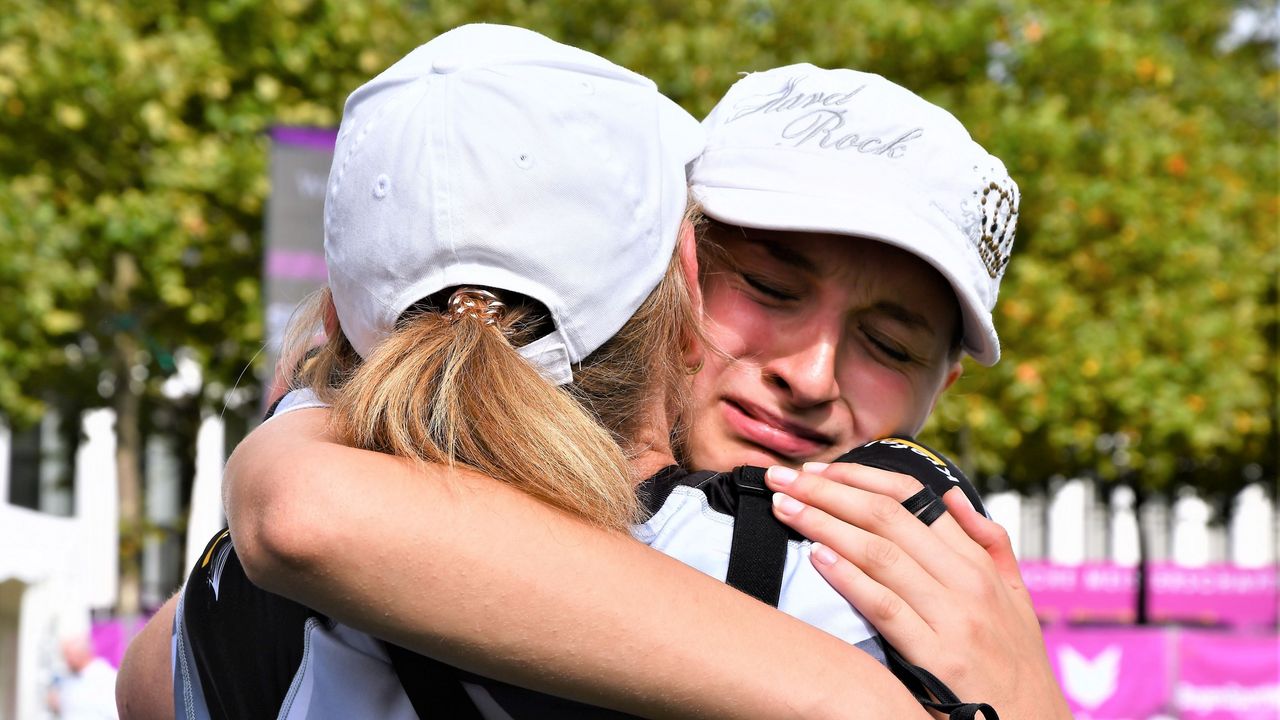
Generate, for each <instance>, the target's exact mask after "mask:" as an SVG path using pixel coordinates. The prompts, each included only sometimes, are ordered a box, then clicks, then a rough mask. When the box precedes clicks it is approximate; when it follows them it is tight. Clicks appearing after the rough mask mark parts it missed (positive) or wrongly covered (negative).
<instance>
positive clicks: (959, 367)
mask: <svg viewBox="0 0 1280 720" xmlns="http://www.w3.org/2000/svg"><path fill="white" fill-rule="evenodd" d="M963 374H964V364H963V363H961V362H960V361H959V360H956V361H955V362H953V363H951V367H950V368H948V369H947V375H946V377H944V378H943V379H942V384H941V385H939V386H938V391H937V392H936V393H934V394H933V402H932V403H930V404H929V414H930V415H932V414H933V411H934V409H935V408H936V407H937V406H938V400H939V399H941V398H942V393H944V392H946V391H947V390H948V389H949V388H950V387H951V386H952V385H955V384H956V381H957V380H959V379H960V376H961V375H963Z"/></svg>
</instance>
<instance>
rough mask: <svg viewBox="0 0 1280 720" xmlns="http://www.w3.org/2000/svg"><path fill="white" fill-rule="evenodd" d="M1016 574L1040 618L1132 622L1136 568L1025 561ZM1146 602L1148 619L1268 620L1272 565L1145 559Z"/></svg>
mask: <svg viewBox="0 0 1280 720" xmlns="http://www.w3.org/2000/svg"><path fill="white" fill-rule="evenodd" d="M1021 567H1022V577H1023V579H1024V580H1025V581H1026V583H1027V589H1028V590H1030V592H1031V599H1032V600H1033V601H1034V602H1035V606H1036V613H1037V614H1038V615H1039V616H1040V618H1041V619H1042V620H1044V621H1046V622H1050V623H1053V622H1063V621H1066V622H1082V621H1083V622H1099V621H1101V622H1122V623H1127V622H1132V621H1133V620H1134V618H1135V616H1136V612H1137V604H1138V589H1137V585H1138V584H1137V578H1138V572H1137V568H1133V567H1123V566H1120V565H1115V564H1112V563H1086V564H1084V565H1054V564H1052V563H1047V562H1024V563H1022V564H1021ZM1150 573H1151V574H1150V578H1149V580H1148V583H1147V609H1148V615H1149V617H1150V619H1151V620H1153V621H1177V622H1186V623H1196V624H1205V625H1232V626H1238V627H1274V626H1275V625H1276V622H1277V612H1278V609H1280V595H1278V594H1277V588H1276V567H1275V566H1271V567H1265V568H1239V567H1232V566H1229V565H1214V566H1209V567H1203V568H1187V567H1181V566H1178V565H1173V564H1172V563H1152V564H1151V565H1150Z"/></svg>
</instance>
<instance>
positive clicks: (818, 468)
mask: <svg viewBox="0 0 1280 720" xmlns="http://www.w3.org/2000/svg"><path fill="white" fill-rule="evenodd" d="M803 467H804V471H805V472H807V473H820V472H822V471H823V470H826V469H827V468H829V467H831V465H830V464H829V463H820V462H807V463H805V464H804V466H803Z"/></svg>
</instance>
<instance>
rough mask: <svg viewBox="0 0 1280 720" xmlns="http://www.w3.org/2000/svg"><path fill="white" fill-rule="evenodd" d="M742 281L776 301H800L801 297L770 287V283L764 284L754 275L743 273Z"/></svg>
mask: <svg viewBox="0 0 1280 720" xmlns="http://www.w3.org/2000/svg"><path fill="white" fill-rule="evenodd" d="M742 279H743V280H744V281H746V283H747V284H748V285H750V286H751V287H752V289H754V290H755V291H757V292H759V293H761V294H764V295H767V296H769V297H770V298H772V299H774V300H778V301H780V302H790V301H792V300H799V299H800V298H799V296H797V295H794V294H792V293H789V292H787V291H786V290H783V289H781V288H778V287H774V286H773V285H770V284H769V283H767V282H764V281H763V280H761V279H760V278H757V277H754V276H752V275H748V274H746V273H742Z"/></svg>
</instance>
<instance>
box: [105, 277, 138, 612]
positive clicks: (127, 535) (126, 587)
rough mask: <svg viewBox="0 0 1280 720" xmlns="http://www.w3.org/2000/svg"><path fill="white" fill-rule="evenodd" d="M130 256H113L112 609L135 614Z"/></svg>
mask: <svg viewBox="0 0 1280 720" xmlns="http://www.w3.org/2000/svg"><path fill="white" fill-rule="evenodd" d="M137 279H138V269H137V265H136V264H135V263H134V261H133V258H132V257H130V256H128V255H124V254H120V255H117V256H116V263H115V277H114V278H113V282H112V300H113V304H114V306H115V308H114V309H115V311H116V312H117V313H118V315H117V318H118V320H117V330H116V332H115V335H114V338H113V340H114V343H113V344H114V346H115V347H114V353H115V373H116V386H115V392H114V393H113V398H112V405H113V406H114V407H115V411H116V481H117V483H118V484H119V488H120V489H119V492H120V586H119V587H120V594H119V597H118V598H117V600H116V603H117V604H116V611H117V613H118V614H120V615H122V616H124V617H134V616H136V615H137V614H138V613H139V612H140V611H141V609H142V562H141V559H142V529H143V525H142V473H141V471H142V464H141V462H140V458H141V453H142V432H141V429H140V423H141V417H140V412H141V400H142V398H141V395H140V394H139V393H138V392H136V391H135V388H134V384H135V383H134V382H133V368H134V366H135V365H137V363H138V339H137V337H136V336H135V335H134V328H132V327H129V326H128V325H129V323H125V322H123V318H124V317H125V313H127V312H128V309H129V307H128V306H129V290H130V289H131V288H132V287H133V286H134V285H135V284H136V283H137Z"/></svg>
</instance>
